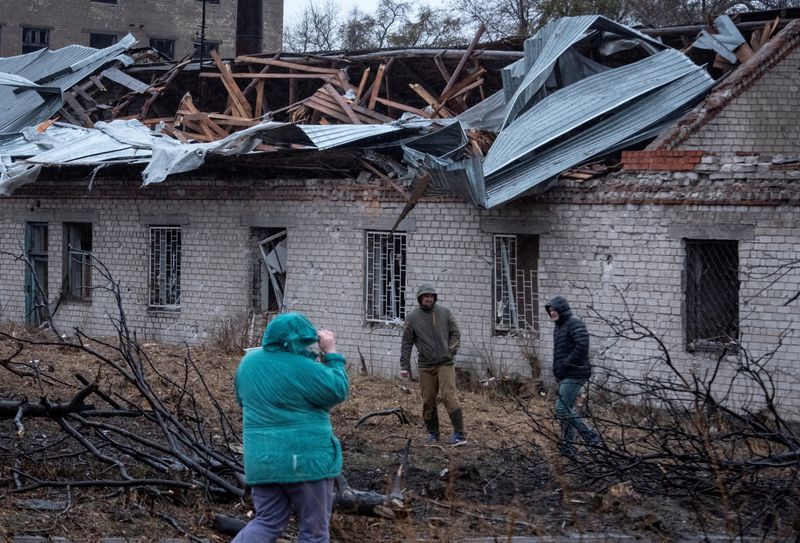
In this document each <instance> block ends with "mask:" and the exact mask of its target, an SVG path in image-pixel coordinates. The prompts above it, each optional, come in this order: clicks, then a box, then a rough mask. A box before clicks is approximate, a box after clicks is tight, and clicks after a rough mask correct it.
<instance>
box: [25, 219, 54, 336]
mask: <svg viewBox="0 0 800 543" xmlns="http://www.w3.org/2000/svg"><path fill="white" fill-rule="evenodd" d="M47 234H48V228H47V223H46V222H29V223H26V224H25V257H26V260H27V263H26V265H25V322H27V323H29V324H33V325H34V326H38V325H39V324H41V323H42V322H44V321H45V320H47V317H48V314H49V308H48V301H47V300H48V295H47V273H48V265H47Z"/></svg>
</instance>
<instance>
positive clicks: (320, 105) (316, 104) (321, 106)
mask: <svg viewBox="0 0 800 543" xmlns="http://www.w3.org/2000/svg"><path fill="white" fill-rule="evenodd" d="M303 103H304V104H305V105H306V106H308V107H310V108H311V109H314V110H317V111H319V112H320V113H324V114H325V115H329V116H331V117H333V118H334V119H337V120H339V121H342V122H343V123H345V124H350V118H349V117H348V116H347V115H345V114H344V113H342V112H341V111H336V110H335V109H333V108H332V107H330V105H328V104H325V103H324V102H322V101H321V100H319V99H318V98H317V97H316V96H311V97H309V98H306V99H305V100H304V102H303Z"/></svg>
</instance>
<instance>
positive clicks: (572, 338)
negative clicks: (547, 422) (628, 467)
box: [544, 296, 600, 457]
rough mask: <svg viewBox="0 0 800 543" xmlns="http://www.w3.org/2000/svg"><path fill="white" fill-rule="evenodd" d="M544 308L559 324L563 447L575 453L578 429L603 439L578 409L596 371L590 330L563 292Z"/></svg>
mask: <svg viewBox="0 0 800 543" xmlns="http://www.w3.org/2000/svg"><path fill="white" fill-rule="evenodd" d="M544 308H545V310H546V311H547V314H548V315H549V316H550V319H551V320H552V321H553V322H554V323H555V325H556V326H555V328H554V329H553V375H555V378H556V381H558V397H557V398H556V405H555V412H556V417H558V420H559V422H560V423H561V443H560V444H559V450H560V452H561V453H562V454H563V455H565V456H569V457H573V456H575V442H574V439H575V430H577V431H578V433H579V434H580V435H581V437H582V438H583V440H584V441H585V442H586V443H587V444H590V445H596V444H598V443H599V441H600V438H599V437H598V435H597V432H595V431H594V430H592V429H591V428H589V427H588V426H587V425H586V423H585V422H584V421H583V419H582V418H581V416H580V415H579V414H578V412H577V411H576V410H575V402H576V401H577V399H578V395H579V394H580V392H581V389H582V388H583V385H585V384H586V382H587V381H588V380H589V377H591V375H592V365H591V363H590V362H589V332H588V331H587V330H586V325H585V324H584V323H583V321H582V320H581V319H579V318H578V317H576V316H575V315H573V314H572V310H571V309H570V307H569V303H567V299H566V298H564V297H563V296H556V297H555V298H553V299H552V300H550V301H549V302H548V303H547V304H546V305H545V306H544Z"/></svg>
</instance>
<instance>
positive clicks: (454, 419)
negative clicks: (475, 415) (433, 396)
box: [445, 409, 467, 447]
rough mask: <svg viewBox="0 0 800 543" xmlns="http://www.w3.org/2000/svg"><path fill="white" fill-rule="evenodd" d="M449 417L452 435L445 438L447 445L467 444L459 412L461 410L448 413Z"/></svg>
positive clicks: (461, 415)
mask: <svg viewBox="0 0 800 543" xmlns="http://www.w3.org/2000/svg"><path fill="white" fill-rule="evenodd" d="M448 415H450V423H451V424H452V425H453V433H452V435H451V436H450V437H448V438H447V441H445V443H447V444H448V445H454V446H456V447H457V446H459V445H466V444H467V437H466V435H465V434H464V416H463V414H462V412H461V409H456V410H455V411H453V412H451V413H448Z"/></svg>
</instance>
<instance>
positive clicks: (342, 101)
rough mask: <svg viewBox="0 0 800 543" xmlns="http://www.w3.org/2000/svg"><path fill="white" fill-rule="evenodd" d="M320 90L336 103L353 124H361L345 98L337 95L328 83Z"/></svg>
mask: <svg viewBox="0 0 800 543" xmlns="http://www.w3.org/2000/svg"><path fill="white" fill-rule="evenodd" d="M322 88H323V89H324V90H325V91H326V92H327V93H328V94H329V95H330V96H331V97H332V98H333V99H334V100H335V101H336V103H337V104H338V105H339V107H340V108H342V111H344V113H345V115H347V117H348V118H349V119H350V120H351V121H352V122H353V124H363V123H362V122H361V119H359V118H358V116H356V114H355V113H354V112H353V110H352V109H351V108H350V104H349V103H348V102H347V100H345V98H344V97H343V96H342V95H341V94H339V93H338V92H337V91H336V89H334V88H333V86H331V84H330V83H325V85H323V86H322Z"/></svg>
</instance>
